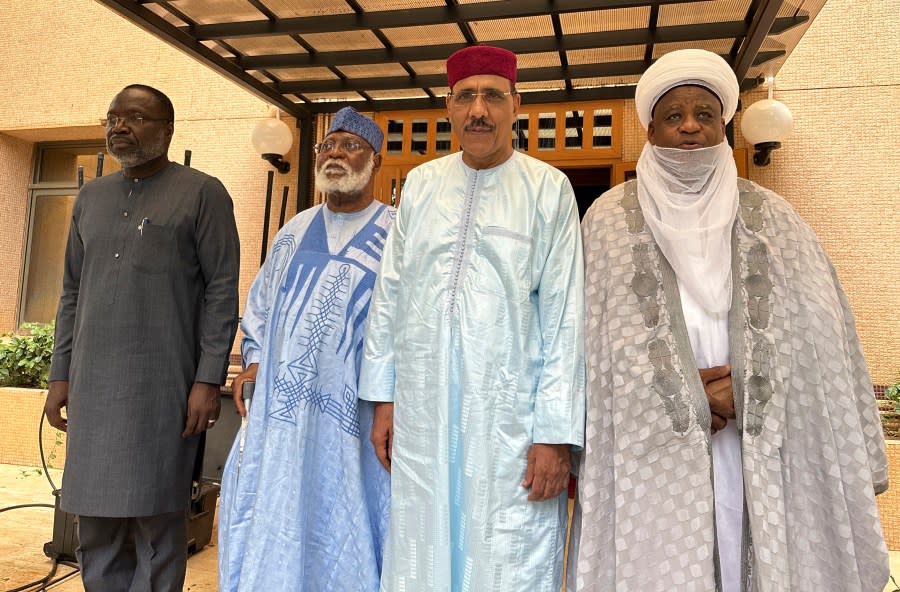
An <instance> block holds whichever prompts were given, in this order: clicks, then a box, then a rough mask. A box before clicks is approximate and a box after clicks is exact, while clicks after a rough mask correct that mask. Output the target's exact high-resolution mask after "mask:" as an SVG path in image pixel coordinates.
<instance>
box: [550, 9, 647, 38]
mask: <svg viewBox="0 0 900 592" xmlns="http://www.w3.org/2000/svg"><path fill="white" fill-rule="evenodd" d="M559 23H560V25H561V26H562V30H563V34H564V35H575V34H578V33H598V32H605V31H625V30H628V29H644V28H646V27H647V25H648V24H649V23H650V7H649V6H638V7H636V8H616V9H612V10H591V11H588V12H569V13H565V14H561V15H559Z"/></svg>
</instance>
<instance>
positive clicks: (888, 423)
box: [881, 374, 900, 438]
mask: <svg viewBox="0 0 900 592" xmlns="http://www.w3.org/2000/svg"><path fill="white" fill-rule="evenodd" d="M884 396H885V397H887V401H886V403H887V405H886V407H887V409H884V408H882V410H881V425H882V427H883V428H884V437H885V438H900V374H898V375H897V381H896V382H895V383H894V384H892V385H890V386H888V387H887V388H885V389H884Z"/></svg>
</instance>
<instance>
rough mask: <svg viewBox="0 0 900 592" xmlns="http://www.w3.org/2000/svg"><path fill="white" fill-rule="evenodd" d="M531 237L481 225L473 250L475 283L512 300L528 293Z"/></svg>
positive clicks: (529, 288) (497, 227) (529, 285)
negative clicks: (475, 252)
mask: <svg viewBox="0 0 900 592" xmlns="http://www.w3.org/2000/svg"><path fill="white" fill-rule="evenodd" d="M531 248H532V240H531V237H530V236H528V235H526V234H521V233H518V232H515V231H512V230H509V229H507V228H503V227H501V226H485V227H484V228H483V229H482V232H481V238H480V239H479V240H478V246H477V248H476V251H477V253H478V256H479V259H481V261H480V262H478V263H477V267H478V269H476V270H475V271H476V276H475V277H477V278H478V282H477V284H479V285H480V286H481V288H482V289H484V290H487V291H490V292H494V293H495V294H499V295H502V296H503V297H505V298H508V299H510V300H514V301H521V300H524V299H527V298H528V295H529V293H530V292H531Z"/></svg>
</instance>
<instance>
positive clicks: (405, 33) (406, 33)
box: [381, 25, 466, 47]
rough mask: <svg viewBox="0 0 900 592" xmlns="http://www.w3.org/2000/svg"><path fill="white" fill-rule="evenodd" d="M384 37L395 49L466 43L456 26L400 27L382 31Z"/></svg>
mask: <svg viewBox="0 0 900 592" xmlns="http://www.w3.org/2000/svg"><path fill="white" fill-rule="evenodd" d="M381 32H382V33H384V36H385V37H387V38H388V40H389V41H390V42H391V43H392V44H393V45H394V47H417V46H420V45H435V44H441V45H446V44H449V43H465V42H466V38H465V37H463V34H462V31H460V30H459V27H457V26H456V25H423V26H420V27H399V28H395V29H382V30H381Z"/></svg>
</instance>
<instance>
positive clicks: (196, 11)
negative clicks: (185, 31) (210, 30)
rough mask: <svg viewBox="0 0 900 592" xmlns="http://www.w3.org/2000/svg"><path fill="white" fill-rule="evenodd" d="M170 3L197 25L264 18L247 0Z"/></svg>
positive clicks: (181, 1)
mask: <svg viewBox="0 0 900 592" xmlns="http://www.w3.org/2000/svg"><path fill="white" fill-rule="evenodd" d="M170 4H171V5H172V6H173V7H174V8H176V9H177V10H179V11H180V12H183V13H184V14H185V15H187V16H188V17H189V18H190V19H191V20H193V21H194V22H195V23H197V24H198V25H211V24H214V23H239V22H243V21H255V20H265V18H266V17H265V15H264V14H263V13H261V12H260V11H258V10H257V9H256V8H254V7H253V5H252V4H250V3H249V2H247V0H173V1H172V2H170Z"/></svg>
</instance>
